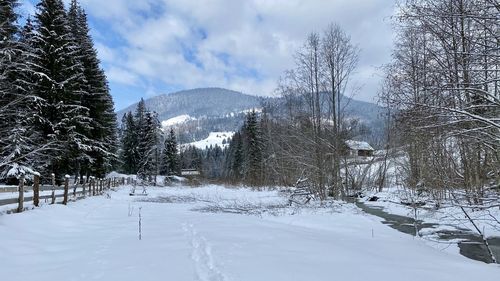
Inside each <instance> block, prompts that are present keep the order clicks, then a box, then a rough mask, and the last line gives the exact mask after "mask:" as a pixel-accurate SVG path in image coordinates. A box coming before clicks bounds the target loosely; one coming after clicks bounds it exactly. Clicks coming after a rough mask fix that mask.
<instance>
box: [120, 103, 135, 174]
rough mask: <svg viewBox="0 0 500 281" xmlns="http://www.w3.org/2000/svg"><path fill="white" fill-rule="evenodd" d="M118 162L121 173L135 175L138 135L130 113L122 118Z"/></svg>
mask: <svg viewBox="0 0 500 281" xmlns="http://www.w3.org/2000/svg"><path fill="white" fill-rule="evenodd" d="M120 160H121V163H122V171H123V172H124V173H126V174H136V173H137V167H138V160H139V155H138V135H137V128H136V125H135V120H134V116H133V115H132V113H131V112H128V113H126V114H125V115H123V118H122V139H121V151H120Z"/></svg>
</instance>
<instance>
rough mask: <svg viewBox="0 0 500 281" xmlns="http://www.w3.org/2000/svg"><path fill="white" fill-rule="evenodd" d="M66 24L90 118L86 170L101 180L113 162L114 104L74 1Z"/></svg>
mask: <svg viewBox="0 0 500 281" xmlns="http://www.w3.org/2000/svg"><path fill="white" fill-rule="evenodd" d="M68 20H69V25H70V29H71V32H72V34H73V37H74V40H75V42H76V43H77V46H78V48H79V50H78V57H79V59H80V61H81V63H82V66H83V75H84V78H85V82H86V83H85V84H84V90H85V92H86V93H87V98H85V99H82V106H84V107H86V108H88V110H89V115H90V117H91V123H90V129H89V130H88V131H87V136H88V138H89V139H91V140H92V145H93V148H92V151H91V152H90V153H89V154H90V155H91V157H92V163H89V164H90V166H89V167H88V168H89V170H90V171H91V172H92V173H95V174H97V175H98V176H102V175H103V174H104V173H105V172H106V171H108V170H109V169H110V166H111V163H112V162H113V161H114V159H115V158H116V156H115V153H116V149H117V140H116V115H115V113H114V104H113V100H112V98H111V95H110V93H109V87H108V84H107V79H106V76H105V74H104V71H103V70H102V69H101V68H100V61H99V59H98V58H97V51H96V49H95V48H94V43H93V41H92V38H91V36H90V34H89V27H88V23H87V15H86V14H85V11H84V10H83V9H82V8H81V6H80V5H79V3H78V1H77V0H72V1H71V4H70V9H69V12H68Z"/></svg>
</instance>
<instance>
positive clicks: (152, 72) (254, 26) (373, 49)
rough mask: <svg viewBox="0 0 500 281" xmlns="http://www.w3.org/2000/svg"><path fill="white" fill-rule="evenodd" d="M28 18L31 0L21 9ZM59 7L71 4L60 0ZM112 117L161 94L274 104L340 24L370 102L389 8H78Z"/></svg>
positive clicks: (344, 0) (118, 1)
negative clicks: (225, 94)
mask: <svg viewBox="0 0 500 281" xmlns="http://www.w3.org/2000/svg"><path fill="white" fill-rule="evenodd" d="M21 2H22V7H21V14H22V15H23V16H24V17H26V16H27V15H29V14H34V12H35V4H36V3H37V2H38V1H37V0H21ZM65 2H66V4H68V3H69V0H65ZM80 3H81V5H82V6H83V8H84V9H85V10H86V12H87V14H88V17H89V24H90V27H91V30H92V31H91V32H92V37H93V39H94V42H95V47H96V49H97V51H98V54H99V58H100V60H101V62H102V67H103V68H104V70H105V72H106V75H107V77H108V80H109V84H110V89H111V94H112V95H113V98H114V101H115V108H116V109H117V110H119V109H122V108H125V107H126V106H128V105H130V104H132V103H135V102H137V101H138V100H139V99H140V98H141V97H144V98H148V97H152V96H155V95H159V94H164V93H170V92H175V91H179V90H184V89H191V88H198V87H223V88H228V89H231V90H236V91H240V92H243V93H246V94H251V95H258V96H272V95H274V90H275V88H276V85H277V81H278V79H279V77H280V76H281V75H283V72H284V71H285V70H287V69H291V68H293V66H294V53H295V52H296V51H297V50H298V49H299V48H300V46H302V45H303V44H304V41H305V39H306V38H307V35H308V34H309V33H311V32H318V33H321V32H323V31H324V29H325V28H326V27H327V26H328V25H329V24H330V23H337V24H339V25H340V26H341V27H342V28H343V29H344V30H345V31H346V32H347V33H348V34H350V35H351V40H352V42H353V43H355V44H358V45H359V47H360V49H361V53H360V60H359V64H358V67H357V69H356V73H355V75H354V76H353V78H352V85H353V88H356V89H358V90H357V91H356V94H355V96H354V97H355V98H356V99H359V100H364V101H372V102H373V101H375V100H376V94H377V91H378V89H379V87H380V86H379V84H380V79H381V78H380V76H381V73H380V72H381V71H380V67H381V66H382V65H383V64H385V63H388V62H389V60H390V55H391V48H392V42H393V35H392V32H391V19H390V17H391V15H392V13H393V10H394V7H393V6H394V1H391V0H140V1H139V0H80Z"/></svg>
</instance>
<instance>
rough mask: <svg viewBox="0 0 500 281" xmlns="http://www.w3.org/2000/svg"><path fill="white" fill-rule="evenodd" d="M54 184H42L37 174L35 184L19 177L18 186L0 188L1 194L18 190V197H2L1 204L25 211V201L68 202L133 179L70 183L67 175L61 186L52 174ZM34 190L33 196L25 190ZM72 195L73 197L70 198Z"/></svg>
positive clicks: (122, 178)
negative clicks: (60, 199)
mask: <svg viewBox="0 0 500 281" xmlns="http://www.w3.org/2000/svg"><path fill="white" fill-rule="evenodd" d="M51 178H52V185H40V176H39V175H35V176H34V178H33V185H31V186H25V184H24V178H20V179H19V186H17V187H4V188H0V194H2V193H6V192H16V191H17V192H18V197H17V198H6V199H0V206H4V205H10V204H16V203H17V208H16V209H15V211H17V212H22V211H24V203H25V202H30V201H33V205H34V206H35V207H38V206H39V205H40V200H45V202H50V204H55V203H56V198H60V197H62V198H63V200H62V204H64V205H66V204H68V200H69V199H78V198H84V197H86V196H97V195H101V194H103V193H104V192H105V191H106V190H109V189H111V188H115V187H118V186H120V185H124V184H130V183H131V182H132V181H133V179H131V178H124V177H114V178H107V179H101V178H95V177H89V178H84V179H83V180H82V181H81V182H78V183H70V177H69V176H66V177H65V179H64V183H63V185H61V186H58V185H56V179H55V175H54V174H52V175H51ZM30 190H32V192H33V196H24V195H25V192H28V191H30ZM61 190H62V191H63V193H62V194H56V191H61ZM41 191H52V192H51V194H45V195H40V192H41ZM70 196H72V198H69V197H70Z"/></svg>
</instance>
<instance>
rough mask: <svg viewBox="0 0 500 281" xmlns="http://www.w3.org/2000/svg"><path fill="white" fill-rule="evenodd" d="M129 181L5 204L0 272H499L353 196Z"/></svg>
mask: <svg viewBox="0 0 500 281" xmlns="http://www.w3.org/2000/svg"><path fill="white" fill-rule="evenodd" d="M129 190H130V187H123V188H121V189H119V190H118V191H117V192H111V193H110V195H111V198H106V197H105V196H98V197H91V198H88V199H85V200H79V201H77V202H72V203H70V204H69V205H68V206H63V205H50V206H49V205H44V206H42V207H41V208H37V209H34V210H30V211H27V212H24V213H21V214H12V215H2V216H0V239H1V241H2V242H3V243H0V267H1V272H2V280H27V279H32V278H35V277H36V279H37V280H176V281H181V280H202V281H204V280H212V281H217V280H226V281H229V280H286V281H290V280H304V281H305V280H366V279H368V280H419V281H421V280H497V279H498V276H499V274H500V268H499V266H498V265H492V264H491V265H487V264H484V263H481V262H476V261H473V260H469V259H467V258H465V257H462V256H460V255H458V254H451V253H447V252H442V251H439V250H436V249H435V248H432V247H430V246H428V245H426V244H425V243H424V242H423V241H422V240H419V239H414V238H412V237H411V236H409V235H405V234H402V233H399V232H397V231H396V230H393V229H391V228H389V227H387V226H385V225H383V224H382V223H380V221H379V219H378V218H376V217H373V216H369V215H365V214H363V213H361V212H360V211H359V209H357V208H355V207H354V206H352V205H349V204H340V203H336V204H334V205H332V207H329V208H311V209H302V210H299V211H297V210H293V209H290V210H289V211H290V212H288V211H284V212H282V213H281V214H280V215H279V216H273V215H269V214H266V213H264V214H262V215H260V216H254V215H242V214H233V213H224V212H217V213H213V212H200V211H194V210H195V209H200V208H203V207H206V206H207V205H208V206H210V205H212V204H214V203H215V204H217V205H218V206H234V205H235V204H240V203H241V204H243V205H251V204H253V205H256V206H257V205H264V206H265V205H267V204H283V203H285V202H286V198H284V197H282V196H280V195H279V192H277V191H273V190H266V191H251V190H249V189H244V188H241V189H228V188H224V187H221V186H205V187H202V188H188V187H175V188H149V189H148V193H149V194H148V196H147V197H139V196H129V195H128V192H129ZM148 200H149V201H151V202H148ZM140 207H141V217H142V240H139V239H138V211H139V208H140ZM292 213H293V215H292ZM129 214H130V215H129Z"/></svg>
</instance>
